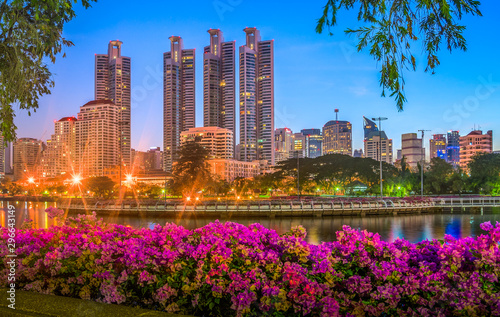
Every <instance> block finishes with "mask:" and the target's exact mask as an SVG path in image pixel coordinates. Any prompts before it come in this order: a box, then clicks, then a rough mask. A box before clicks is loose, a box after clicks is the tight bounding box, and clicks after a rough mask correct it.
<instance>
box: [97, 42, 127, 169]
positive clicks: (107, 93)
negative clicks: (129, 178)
mask: <svg viewBox="0 0 500 317" xmlns="http://www.w3.org/2000/svg"><path fill="white" fill-rule="evenodd" d="M122 44H123V42H121V41H110V42H109V44H108V54H96V55H95V96H94V99H95V100H103V99H105V100H110V101H112V102H113V103H114V104H115V105H116V106H117V107H118V109H119V118H118V122H117V123H118V125H117V126H116V129H117V131H118V134H119V135H120V134H121V137H120V139H121V142H120V148H119V149H118V151H120V153H119V154H118V155H119V156H121V160H122V162H123V165H124V166H128V165H130V162H131V161H130V149H131V147H130V146H131V144H130V141H131V97H130V95H131V94H130V92H131V89H130V82H131V76H132V75H131V59H130V57H125V56H122V53H121V52H122Z"/></svg>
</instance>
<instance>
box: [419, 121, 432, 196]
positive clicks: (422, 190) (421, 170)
mask: <svg viewBox="0 0 500 317" xmlns="http://www.w3.org/2000/svg"><path fill="white" fill-rule="evenodd" d="M418 131H419V132H422V149H421V150H420V155H421V160H420V197H424V164H425V152H424V134H425V131H430V130H423V129H422V130H418Z"/></svg>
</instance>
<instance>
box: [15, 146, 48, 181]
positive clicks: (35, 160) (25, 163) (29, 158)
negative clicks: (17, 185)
mask: <svg viewBox="0 0 500 317" xmlns="http://www.w3.org/2000/svg"><path fill="white" fill-rule="evenodd" d="M43 150H44V144H43V142H42V141H40V140H37V139H33V138H20V139H17V140H16V141H15V142H14V146H13V167H14V181H18V180H26V179H27V178H29V177H37V176H39V171H40V162H41V159H42V153H43Z"/></svg>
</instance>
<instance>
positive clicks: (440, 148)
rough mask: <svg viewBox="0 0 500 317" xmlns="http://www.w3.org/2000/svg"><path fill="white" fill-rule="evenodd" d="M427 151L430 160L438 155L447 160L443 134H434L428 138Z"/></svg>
mask: <svg viewBox="0 0 500 317" xmlns="http://www.w3.org/2000/svg"><path fill="white" fill-rule="evenodd" d="M429 152H430V158H431V160H432V159H433V158H436V157H438V158H440V159H443V160H445V161H447V155H446V135H445V134H434V135H433V136H432V139H430V140H429Z"/></svg>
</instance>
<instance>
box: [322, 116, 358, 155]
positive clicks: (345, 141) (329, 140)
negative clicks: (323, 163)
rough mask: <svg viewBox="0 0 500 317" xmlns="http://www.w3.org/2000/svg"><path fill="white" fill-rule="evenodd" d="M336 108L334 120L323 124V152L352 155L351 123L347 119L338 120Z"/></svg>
mask: <svg viewBox="0 0 500 317" xmlns="http://www.w3.org/2000/svg"><path fill="white" fill-rule="evenodd" d="M338 112H339V110H338V109H335V116H336V118H335V120H331V121H328V122H327V123H326V124H325V125H324V126H323V154H345V155H352V125H351V123H350V122H349V121H339V119H338Z"/></svg>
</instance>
